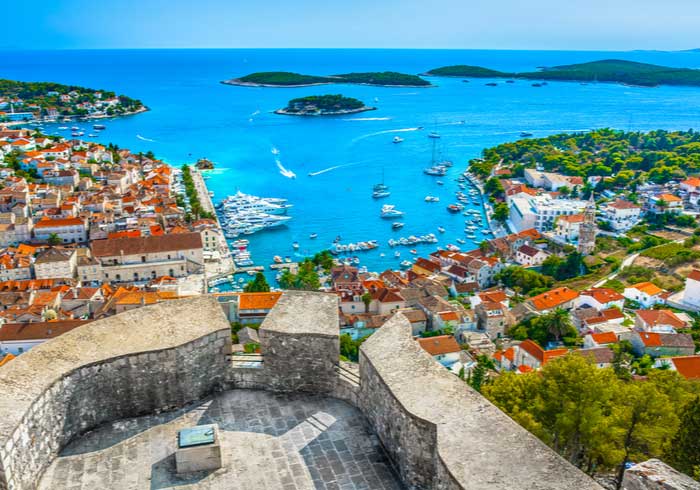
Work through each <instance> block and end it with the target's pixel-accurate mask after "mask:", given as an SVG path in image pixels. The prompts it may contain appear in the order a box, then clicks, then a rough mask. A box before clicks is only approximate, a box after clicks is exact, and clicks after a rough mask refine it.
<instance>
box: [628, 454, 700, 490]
mask: <svg viewBox="0 0 700 490" xmlns="http://www.w3.org/2000/svg"><path fill="white" fill-rule="evenodd" d="M622 488H623V489H624V490H700V482H698V481H695V480H693V479H692V478H690V477H689V476H687V475H684V474H683V473H681V472H679V471H676V470H674V469H673V468H671V467H670V466H669V465H667V464H666V463H664V462H663V461H659V460H658V459H650V460H648V461H644V462H643V463H639V464H636V465H634V466H633V467H631V468H630V469H628V470H627V471H625V477H624V478H623V479H622Z"/></svg>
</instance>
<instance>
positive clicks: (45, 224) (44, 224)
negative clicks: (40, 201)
mask: <svg viewBox="0 0 700 490" xmlns="http://www.w3.org/2000/svg"><path fill="white" fill-rule="evenodd" d="M83 224H85V223H84V222H83V220H82V219H80V218H63V219H49V218H45V219H42V220H41V221H39V222H37V223H35V224H34V228H51V227H55V226H78V225H83Z"/></svg>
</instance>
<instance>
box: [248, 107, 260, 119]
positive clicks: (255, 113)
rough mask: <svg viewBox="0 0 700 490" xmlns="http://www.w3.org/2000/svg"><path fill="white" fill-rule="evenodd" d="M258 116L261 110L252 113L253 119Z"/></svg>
mask: <svg viewBox="0 0 700 490" xmlns="http://www.w3.org/2000/svg"><path fill="white" fill-rule="evenodd" d="M258 114H260V109H258V110H257V111H255V112H253V113H251V114H250V115H251V117H252V116H257V115H258Z"/></svg>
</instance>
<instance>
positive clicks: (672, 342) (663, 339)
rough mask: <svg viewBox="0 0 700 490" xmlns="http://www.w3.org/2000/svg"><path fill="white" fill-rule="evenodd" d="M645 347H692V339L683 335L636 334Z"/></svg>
mask: <svg viewBox="0 0 700 490" xmlns="http://www.w3.org/2000/svg"><path fill="white" fill-rule="evenodd" d="M636 333H637V335H639V338H640V339H641V341H642V343H643V344H644V346H645V347H694V346H695V344H694V343H693V338H692V337H691V336H690V335H688V334H685V333H655V332H636Z"/></svg>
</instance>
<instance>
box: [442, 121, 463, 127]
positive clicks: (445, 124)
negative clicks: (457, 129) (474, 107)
mask: <svg viewBox="0 0 700 490" xmlns="http://www.w3.org/2000/svg"><path fill="white" fill-rule="evenodd" d="M463 124H464V120H460V121H452V122H444V123H438V124H436V126H461V125H463Z"/></svg>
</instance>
